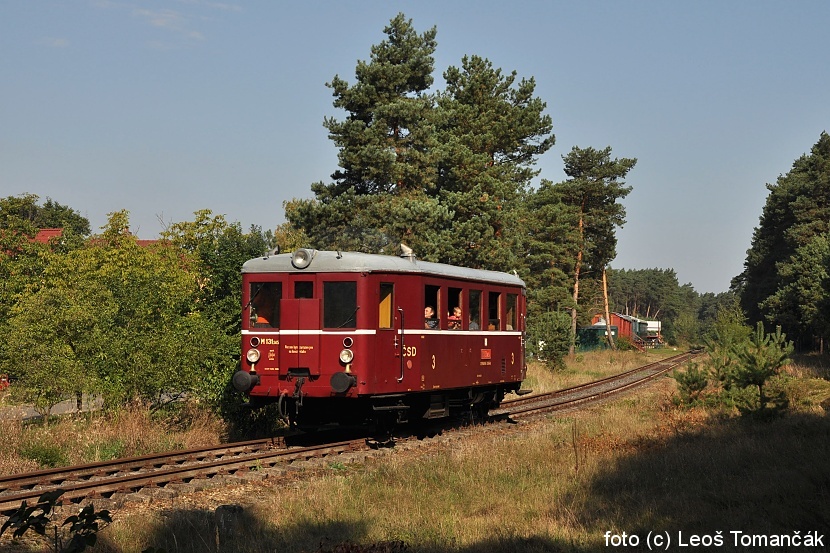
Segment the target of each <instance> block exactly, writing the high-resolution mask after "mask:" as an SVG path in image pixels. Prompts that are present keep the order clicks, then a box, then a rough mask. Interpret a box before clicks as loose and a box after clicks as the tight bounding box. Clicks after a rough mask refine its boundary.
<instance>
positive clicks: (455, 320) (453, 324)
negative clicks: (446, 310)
mask: <svg viewBox="0 0 830 553" xmlns="http://www.w3.org/2000/svg"><path fill="white" fill-rule="evenodd" d="M447 320H448V321H449V329H450V330H461V308H460V307H458V306H455V307H453V308H452V314H451V315H449V316H448V317H447Z"/></svg>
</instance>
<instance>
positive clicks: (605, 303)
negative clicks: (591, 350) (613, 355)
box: [602, 267, 617, 350]
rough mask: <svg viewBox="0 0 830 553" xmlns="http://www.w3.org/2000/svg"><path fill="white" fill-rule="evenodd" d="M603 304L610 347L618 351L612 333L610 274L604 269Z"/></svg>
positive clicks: (606, 333)
mask: <svg viewBox="0 0 830 553" xmlns="http://www.w3.org/2000/svg"><path fill="white" fill-rule="evenodd" d="M602 304H603V306H604V307H605V335H606V337H607V338H608V345H609V346H611V349H612V350H616V349H617V345H616V344H615V343H614V335H613V334H612V333H611V310H610V309H609V307H608V273H607V272H606V268H605V267H603V268H602Z"/></svg>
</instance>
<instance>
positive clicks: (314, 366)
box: [280, 281, 320, 376]
mask: <svg viewBox="0 0 830 553" xmlns="http://www.w3.org/2000/svg"><path fill="white" fill-rule="evenodd" d="M293 284H294V294H293V295H294V297H293V298H291V299H283V300H282V301H280V311H281V312H282V315H281V317H282V321H283V323H282V324H283V326H282V329H281V333H280V334H281V336H280V340H281V343H282V347H281V349H280V368H283V369H285V370H286V371H287V373H288V374H295V375H297V376H305V375H308V376H317V375H319V374H320V299H319V298H316V297H314V296H315V294H314V282H313V281H295V282H294V283H293Z"/></svg>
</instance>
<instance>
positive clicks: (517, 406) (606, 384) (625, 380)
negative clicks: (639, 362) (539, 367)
mask: <svg viewBox="0 0 830 553" xmlns="http://www.w3.org/2000/svg"><path fill="white" fill-rule="evenodd" d="M696 355H697V354H694V353H681V354H680V355H675V356H673V357H668V358H666V359H662V360H660V361H656V362H654V363H649V364H648V365H643V366H641V367H637V368H634V369H631V370H629V371H625V372H623V373H619V374H615V375H613V376H609V377H606V378H601V379H599V380H594V381H592V382H587V383H585V384H579V385H577V386H571V387H570V388H563V389H561V390H557V391H555V392H548V393H545V394H535V395H531V396H526V397H522V398H519V399H513V400H507V401H503V402H502V404H501V407H500V408H499V409H498V410H494V411H491V414H492V415H508V416H510V417H512V418H520V417H523V416H529V415H536V414H542V413H549V412H553V411H563V410H568V409H573V408H577V407H580V406H583V405H586V404H589V403H590V404H593V403H596V402H598V401H601V400H603V399H606V398H608V397H611V396H615V395H618V394H621V393H623V392H625V391H627V390H630V389H632V388H636V387H638V386H641V385H643V384H645V383H647V382H650V381H652V380H654V379H655V378H657V377H659V376H662V375H664V374H666V373H667V372H668V371H670V370H672V369H674V368H676V367H678V366H679V365H682V364H683V363H685V362H687V361H689V360H690V359H693V358H694V357H695V356H696Z"/></svg>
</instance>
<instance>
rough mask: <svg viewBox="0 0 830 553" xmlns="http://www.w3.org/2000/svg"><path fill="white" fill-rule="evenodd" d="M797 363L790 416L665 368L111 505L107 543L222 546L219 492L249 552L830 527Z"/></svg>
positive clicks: (813, 398) (820, 394)
mask: <svg viewBox="0 0 830 553" xmlns="http://www.w3.org/2000/svg"><path fill="white" fill-rule="evenodd" d="M650 360H651V359H650ZM642 363H643V358H642V356H638V355H637V354H633V353H630V354H610V353H601V354H595V355H589V356H585V357H584V358H581V359H580V360H578V361H575V362H574V363H572V364H571V365H569V367H568V369H567V370H565V371H563V372H561V373H555V374H550V373H548V372H547V371H544V370H543V369H540V368H539V367H533V368H532V372H531V374H530V378H529V379H528V380H529V382H528V385H529V387H532V388H534V389H535V390H537V391H544V390H548V389H558V388H561V387H564V386H567V385H572V384H575V383H578V382H581V381H586V380H592V379H595V378H598V377H600V376H604V375H607V374H611V373H615V372H620V371H622V370H625V369H627V368H631V367H633V366H635V365H638V364H642ZM788 374H789V375H791V376H792V377H793V379H791V380H787V381H786V382H784V383H783V384H782V385H783V386H785V387H786V388H787V390H788V394H789V396H790V399H791V403H792V412H791V413H789V414H788V415H785V416H783V417H779V418H776V419H774V420H771V421H766V422H761V421H757V420H749V419H746V418H744V419H739V418H737V417H734V416H729V414H727V413H723V412H719V413H717V414H712V413H711V412H706V411H703V410H700V409H694V410H684V409H680V408H677V407H675V406H673V404H672V402H671V395H672V393H673V390H674V382H673V381H672V380H671V379H668V378H666V379H661V381H660V382H659V383H658V384H656V385H654V386H652V387H651V388H649V390H648V391H645V392H636V393H635V394H631V395H629V396H627V397H626V398H624V399H621V400H618V401H615V402H611V403H607V404H605V405H603V406H601V407H597V408H594V409H591V410H589V411H586V412H580V413H577V414H569V415H567V416H563V417H558V418H549V419H545V420H544V421H540V422H537V423H532V424H520V425H516V428H515V430H514V431H513V432H510V433H508V434H503V433H498V432H495V431H485V432H482V433H480V434H476V435H475V436H474V437H472V438H470V437H465V438H464V439H457V438H449V437H445V438H439V439H437V440H433V441H431V442H429V443H424V444H423V445H422V446H421V447H419V448H417V449H414V450H411V451H406V452H403V453H402V454H396V455H382V456H379V457H377V458H373V459H370V460H368V461H367V462H365V463H362V464H358V465H343V464H342V463H339V462H337V461H333V462H332V463H331V464H330V465H329V466H328V468H325V469H322V470H320V471H318V472H319V473H318V474H316V477H315V478H304V477H302V476H301V475H299V474H296V473H289V475H287V476H286V477H283V478H281V479H277V480H276V481H275V482H274V483H273V484H269V483H266V484H250V485H246V486H241V487H238V488H232V489H220V490H215V491H214V492H212V493H211V494H202V495H193V496H188V497H180V498H177V499H174V500H169V499H168V500H164V501H161V502H160V503H159V504H155V505H152V506H151V507H152V508H146V507H135V506H132V507H129V508H127V509H125V510H123V511H121V512H115V513H114V517H115V523H114V524H113V525H112V526H111V527H110V528H108V529H107V530H105V531H104V532H103V533H102V535H101V543H100V544H99V545H98V546H97V548H96V550H97V551H124V552H127V551H141V550H142V549H143V548H144V547H146V546H148V545H155V546H157V547H164V548H165V549H167V551H169V552H173V551H177V552H184V551H193V552H196V551H200V552H201V551H211V550H212V547H213V545H212V544H213V529H212V513H213V509H214V508H215V507H216V506H217V505H220V504H223V503H236V504H239V505H242V506H243V507H244V513H243V517H244V522H243V524H244V527H245V528H246V533H245V534H244V536H243V538H241V539H240V540H239V541H238V542H237V543H236V544H235V545H236V549H235V550H238V551H257V552H259V551H263V552H264V551H280V552H283V551H285V552H290V551H320V550H325V551H329V550H337V549H336V548H337V544H343V543H351V544H361V545H370V544H375V545H376V549H368V548H367V549H365V550H377V551H394V550H397V549H396V548H400V547H401V546H400V544H401V543H403V544H406V550H407V551H429V552H432V551H461V552H477V551H505V552H507V551H511V552H513V551H519V552H535V551H592V550H605V549H606V548H605V538H604V535H605V532H607V531H610V532H612V533H616V534H622V532H626V534H627V535H629V536H630V535H631V534H636V535H638V536H639V538H640V539H641V540H645V536H646V535H647V534H648V533H649V532H650V531H654V532H669V536H670V537H671V539H672V540H673V541H674V547H672V550H677V549H678V547H677V546H678V544H677V543H676V540H677V539H678V537H679V534H678V533H679V532H682V533H683V536H684V537H685V538H686V539H689V535H690V534H692V533H696V534H705V535H710V536H715V535H717V534H716V533H717V532H721V534H720V535H721V536H722V538H723V540H724V544H725V545H724V547H720V548H718V550H720V551H728V550H736V549H735V548H732V547H731V544H732V540H733V539H734V538H733V535H732V534H730V532H731V531H741V532H745V533H756V534H766V535H770V534H773V533H788V534H792V533H793V532H794V531H801V535H806V533H807V532H808V531H811V530H814V531H818V532H819V533H820V534H824V535H825V536H830V470H828V468H830V461H828V459H830V418H828V417H827V416H826V415H825V412H824V408H822V407H821V405H820V404H821V403H822V402H823V404H824V405H825V406H826V407H828V408H830V402H828V400H827V398H828V397H829V396H830V384H828V382H827V376H828V371H827V369H826V364H825V368H823V367H821V366H820V365H819V366H817V367H816V366H809V364H800V365H796V366H794V367H791V368H789V369H788ZM64 424H70V423H66V422H62V423H58V424H55V425H52V426H51V427H50V428H51V429H56V428H60V427H61V426H62V425H64ZM154 424H158V423H154ZM94 426H96V427H99V428H101V427H102V425H94ZM201 426H203V430H202V431H200V432H199V433H197V434H199V435H201V436H202V438H194V439H193V441H189V440H191V438H186V437H185V436H186V434H177V433H175V432H172V433H170V434H168V435H167V436H168V437H167V438H166V440H167V443H166V444H163V445H167V446H173V445H176V446H178V445H180V444H181V445H190V444H195V443H196V442H198V441H200V440H201V439H208V438H207V436H208V435H210V434H211V433H212V432H214V431H217V432H218V430H217V428H216V427H214V426H212V425H211V424H210V423H207V422H205V423H202V425H201ZM149 427H151V423H150V421H145V422H142V423H140V424H138V425H136V427H134V428H131V429H129V430H128V432H130V433H133V434H135V435H136V436H138V435H145V434H148V433H149V434H153V435H156V434H159V432H158V426H157V427H156V430H155V431H153V430H150V429H149ZM170 428H175V426H170ZM204 429H209V430H204ZM94 432H95V431H94V430H92V429H85V430H82V429H80V428H78V429H73V427H71V426H70V427H67V428H65V429H64V430H63V433H64V434H70V433H75V436H74V438H73V439H74V440H75V441H77V442H85V443H87V444H92V443H94V442H96V441H97V440H99V438H95V437H94V436H93V434H94ZM24 434H25V432H24V431H22V430H21V435H24ZM216 435H218V434H216ZM78 436H83V437H82V438H79V437H78ZM21 439H22V438H21ZM147 439H148V440H149V438H147ZM109 440H110V441H113V440H115V441H118V440H117V439H115V438H109ZM121 440H122V441H125V439H124V438H121ZM119 443H121V442H119ZM90 447H93V446H90V445H87V446H86V447H85V448H84V449H85V450H86V451H89V448H90ZM142 447H150V446H148V445H146V444H145V445H144V446H142ZM3 451H5V450H3ZM132 453H134V452H132V451H126V450H125V451H124V454H132ZM0 455H4V456H5V455H7V453H0ZM68 457H69V460H70V461H71V462H76V461H75V459H74V457H73V456H72V455H69V456H68ZM3 459H5V457H3ZM0 462H2V463H3V465H5V464H7V461H0ZM3 468H5V466H0V469H3ZM266 482H267V481H266ZM827 542H828V539H827V537H826V538H825V543H827ZM0 547H2V546H0ZM635 549H636V548H635ZM339 550H342V551H349V550H351V551H357V550H364V549H357V548H355V549H345V548H341V549H339ZM628 550H632V549H628ZM697 550H701V549H700V548H698V549H697ZM754 550H756V551H763V550H764V549H754ZM769 550H777V549H769Z"/></svg>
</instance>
